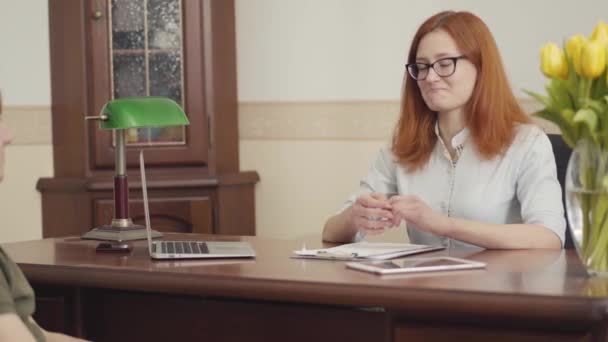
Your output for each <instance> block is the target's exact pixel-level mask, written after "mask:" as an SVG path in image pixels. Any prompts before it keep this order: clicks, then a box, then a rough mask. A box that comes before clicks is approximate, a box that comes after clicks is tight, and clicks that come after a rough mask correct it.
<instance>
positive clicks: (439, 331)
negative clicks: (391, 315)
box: [393, 323, 591, 342]
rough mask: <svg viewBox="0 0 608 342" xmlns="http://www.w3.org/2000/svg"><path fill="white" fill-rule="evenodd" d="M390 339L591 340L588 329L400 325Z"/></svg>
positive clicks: (403, 341)
mask: <svg viewBox="0 0 608 342" xmlns="http://www.w3.org/2000/svg"><path fill="white" fill-rule="evenodd" d="M393 341H395V342H406V341H407V342H411V341H425V342H433V341H492V342H503V341H504V342H511V341H517V342H541V341H542V342H544V341H551V342H559V341H581V342H582V341H591V334H590V332H584V331H581V332H563V331H557V330H556V331H546V330H538V331H536V330H531V329H525V328H522V329H518V328H510V329H507V328H503V327H500V328H498V327H476V326H468V325H464V324H463V325H457V326H456V325H445V324H442V323H437V324H430V323H429V324H425V323H420V324H399V325H397V326H395V328H394V331H393Z"/></svg>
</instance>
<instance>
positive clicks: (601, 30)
mask: <svg viewBox="0 0 608 342" xmlns="http://www.w3.org/2000/svg"><path fill="white" fill-rule="evenodd" d="M591 40H594V41H596V42H599V43H600V44H602V45H604V46H606V45H608V24H606V23H605V22H603V21H600V22H599V23H598V24H597V25H596V26H595V29H593V33H591Z"/></svg>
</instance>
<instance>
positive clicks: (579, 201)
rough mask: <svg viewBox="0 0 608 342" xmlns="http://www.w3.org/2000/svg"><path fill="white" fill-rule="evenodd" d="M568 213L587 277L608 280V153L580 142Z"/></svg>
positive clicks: (571, 170) (570, 176)
mask: <svg viewBox="0 0 608 342" xmlns="http://www.w3.org/2000/svg"><path fill="white" fill-rule="evenodd" d="M565 191H566V212H567V216H568V223H569V226H570V227H569V229H570V233H571V236H572V240H573V242H574V245H575V247H576V251H577V253H578V256H579V257H580V259H581V262H582V263H583V265H584V266H585V268H586V269H587V273H589V274H590V275H597V276H603V277H606V276H608V153H607V151H606V150H605V149H602V148H600V147H599V146H598V144H596V143H594V142H593V141H591V140H588V139H583V140H580V141H579V142H578V143H577V145H576V147H575V148H574V150H573V151H572V155H571V156H570V160H569V161H568V169H567V171H566V189H565Z"/></svg>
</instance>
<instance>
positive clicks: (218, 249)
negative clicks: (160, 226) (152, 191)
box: [139, 150, 255, 259]
mask: <svg viewBox="0 0 608 342" xmlns="http://www.w3.org/2000/svg"><path fill="white" fill-rule="evenodd" d="M139 170H140V172H141V190H142V193H143V197H144V214H145V219H146V235H147V239H148V252H149V253H150V257H151V258H152V259H217V258H254V257H255V251H254V250H253V248H252V247H251V245H250V244H249V243H247V242H243V241H200V240H192V241H152V228H151V227H150V207H149V206H148V186H147V184H146V167H145V165H144V151H143V150H140V151H139Z"/></svg>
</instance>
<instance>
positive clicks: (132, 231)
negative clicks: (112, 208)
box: [81, 224, 163, 241]
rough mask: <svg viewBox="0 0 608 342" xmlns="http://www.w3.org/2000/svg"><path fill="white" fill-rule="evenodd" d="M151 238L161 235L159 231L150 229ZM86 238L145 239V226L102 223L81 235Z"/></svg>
mask: <svg viewBox="0 0 608 342" xmlns="http://www.w3.org/2000/svg"><path fill="white" fill-rule="evenodd" d="M151 235H152V238H153V239H154V238H157V237H161V236H163V235H162V234H161V233H159V232H157V231H155V230H152V234H151ZM81 238H82V239H86V240H105V241H132V240H145V239H147V234H146V227H144V226H139V225H131V226H129V227H115V226H112V225H109V224H108V225H103V226H100V227H97V228H94V229H92V230H90V231H88V232H86V233H85V234H84V235H82V237H81Z"/></svg>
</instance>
